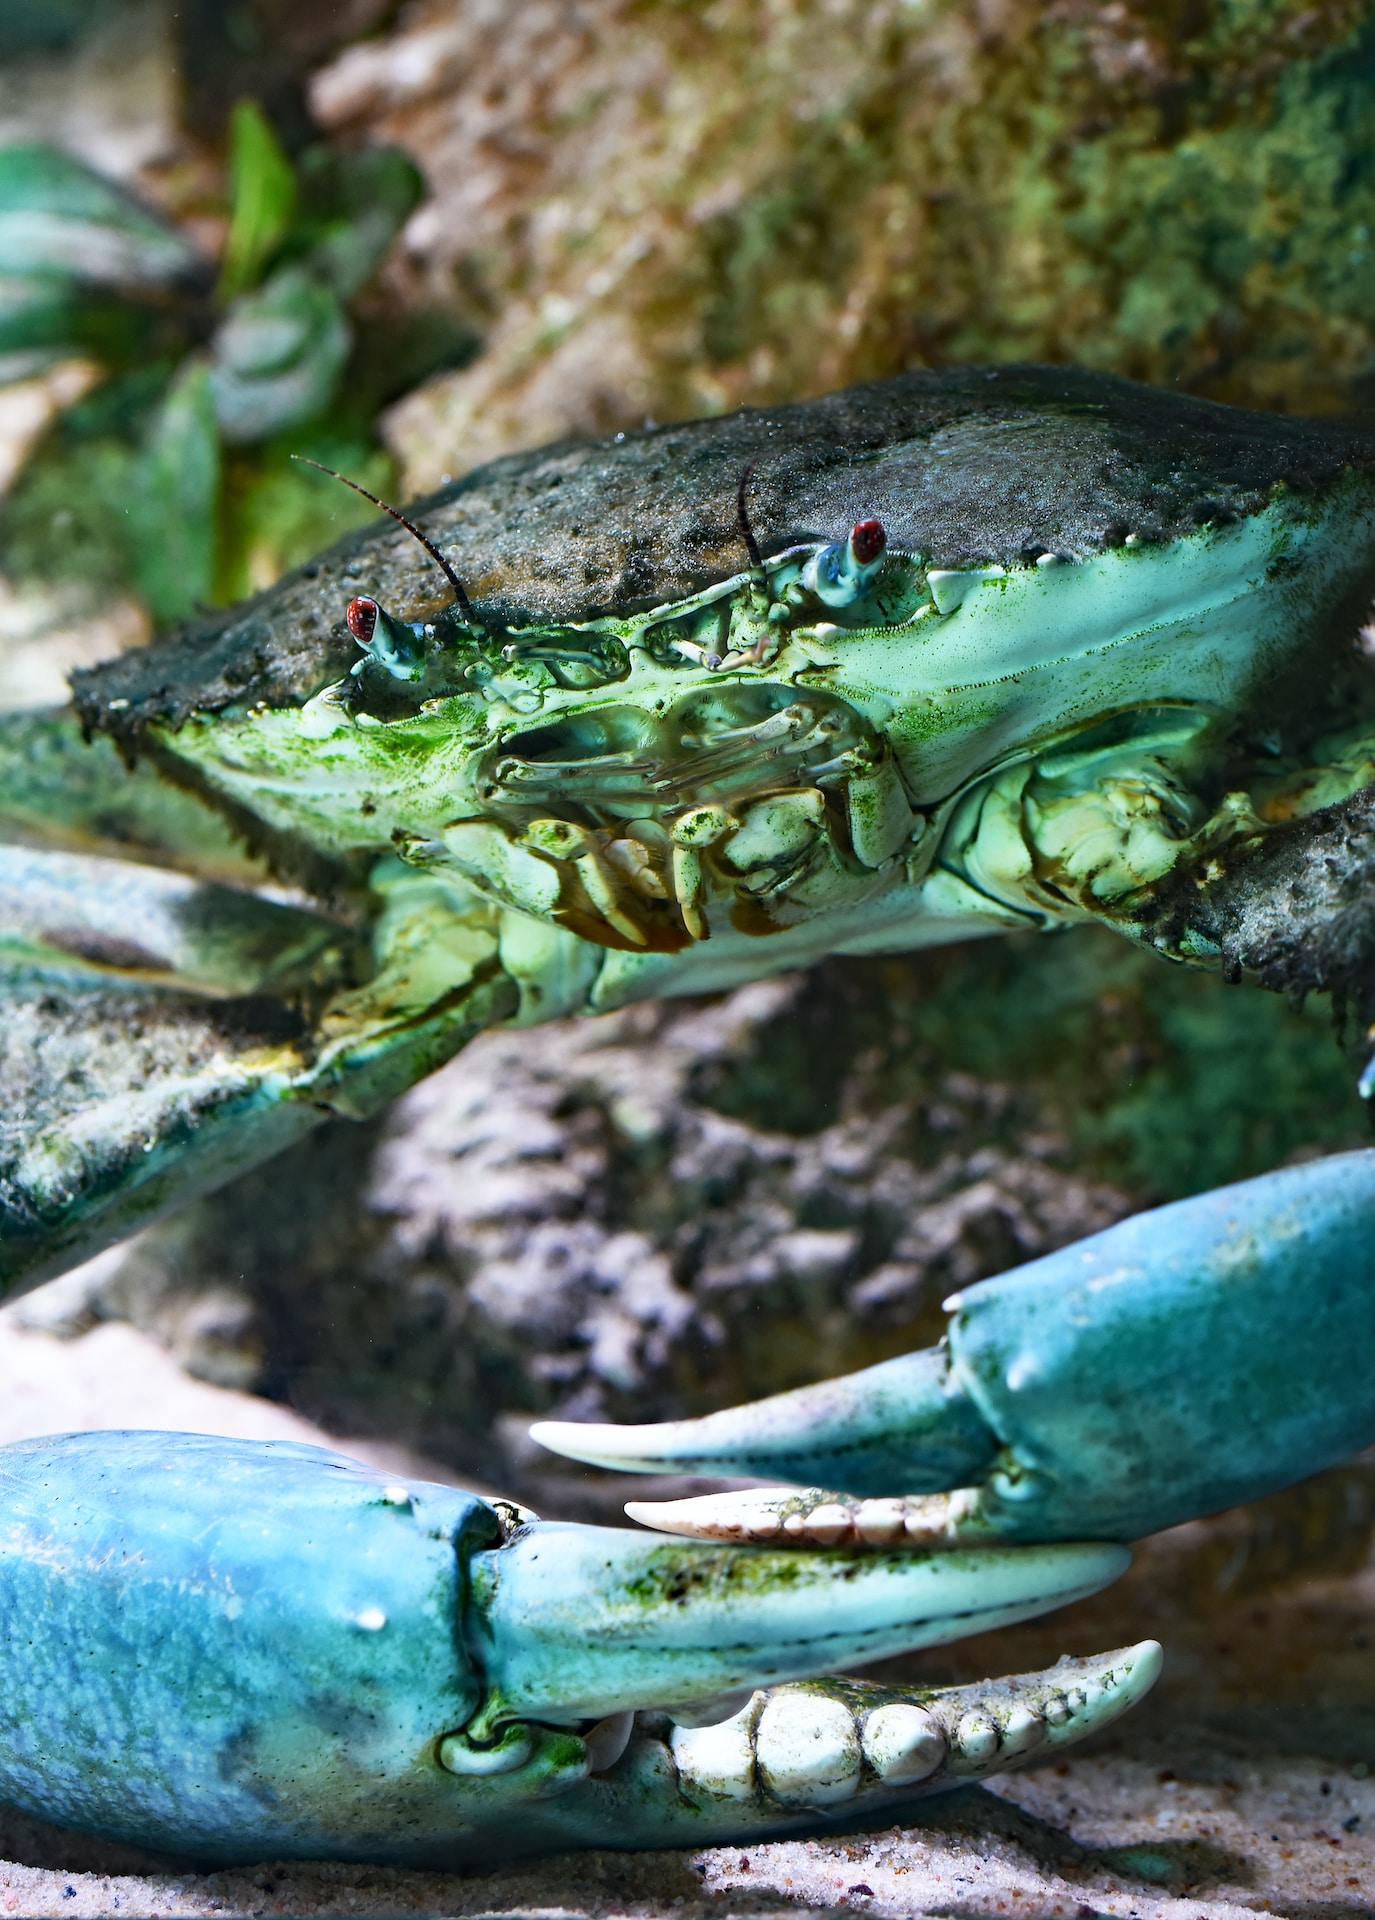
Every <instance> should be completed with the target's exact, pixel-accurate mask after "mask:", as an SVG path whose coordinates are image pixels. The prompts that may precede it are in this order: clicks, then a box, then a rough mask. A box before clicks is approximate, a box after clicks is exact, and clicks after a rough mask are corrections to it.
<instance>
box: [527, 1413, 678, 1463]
mask: <svg viewBox="0 0 1375 1920" xmlns="http://www.w3.org/2000/svg"><path fill="white" fill-rule="evenodd" d="M655 1431H656V1430H655V1429H654V1428H653V1427H650V1428H644V1427H614V1426H610V1425H600V1424H597V1423H595V1422H592V1421H581V1420H536V1421H535V1422H534V1423H533V1424H532V1426H531V1428H530V1438H531V1439H532V1440H533V1441H534V1443H535V1445H536V1446H537V1447H546V1448H547V1449H548V1450H549V1452H550V1453H559V1454H562V1455H563V1457H564V1459H565V1460H581V1461H583V1462H584V1464H585V1465H587V1466H589V1467H620V1468H623V1469H624V1470H626V1471H628V1472H631V1473H633V1472H635V1471H636V1469H637V1468H640V1469H642V1470H643V1471H646V1472H651V1473H652V1472H654V1471H656V1470H657V1468H658V1466H659V1464H660V1462H659V1461H658V1460H657V1459H655V1458H654V1455H653V1451H652V1447H653V1443H652V1442H651V1443H650V1445H651V1452H650V1454H649V1456H648V1457H647V1458H646V1456H645V1435H646V1433H649V1434H653V1433H654V1432H655ZM667 1457H668V1458H669V1459H670V1460H671V1458H672V1455H671V1453H670V1454H669V1455H668V1456H667Z"/></svg>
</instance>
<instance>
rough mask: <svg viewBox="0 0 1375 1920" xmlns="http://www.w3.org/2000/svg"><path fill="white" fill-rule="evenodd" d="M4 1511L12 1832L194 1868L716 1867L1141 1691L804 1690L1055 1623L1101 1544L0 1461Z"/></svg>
mask: <svg viewBox="0 0 1375 1920" xmlns="http://www.w3.org/2000/svg"><path fill="white" fill-rule="evenodd" d="M0 1499H3V1512H4V1519H3V1523H0V1799H4V1800H6V1801H9V1802H11V1803H13V1804H15V1805H18V1806H20V1807H23V1808H27V1809H28V1810H30V1811H32V1812H34V1813H38V1814H42V1815H43V1816H45V1817H46V1818H49V1819H58V1820H62V1821H67V1822H69V1823H71V1824H73V1825H77V1826H82V1827H88V1828H93V1829H95V1830H96V1831H100V1832H104V1833H107V1834H113V1835H117V1836H121V1837H123V1838H126V1839H130V1840H134V1841H138V1842H141V1843H143V1844H145V1845H152V1846H159V1847H164V1848H172V1849H175V1850H176V1851H177V1852H179V1853H181V1854H192V1855H194V1856H196V1857H199V1858H207V1859H217V1860H229V1859H254V1858H263V1857H271V1856H280V1855H291V1854H294V1855H333V1856H339V1857H362V1858H376V1859H393V1860H412V1861H426V1860H435V1861H438V1860H453V1861H457V1860H463V1859H467V1858H478V1857H482V1856H483V1855H484V1854H485V1855H488V1856H491V1855H494V1854H498V1853H506V1854H509V1853H510V1852H512V1851H513V1850H514V1851H520V1850H522V1849H523V1850H525V1851H537V1850H539V1849H540V1848H544V1847H550V1846H556V1845H565V1844H569V1843H572V1842H574V1841H577V1842H581V1843H582V1844H588V1843H591V1842H594V1841H597V1842H600V1843H602V1844H608V1845H629V1846H643V1845H650V1844H655V1843H656V1842H658V1841H661V1840H664V1839H666V1838H668V1837H671V1836H672V1835H675V1834H688V1833H700V1834H703V1835H706V1836H719V1837H727V1836H730V1835H733V1834H735V1833H745V1832H750V1831H755V1830H758V1829H760V1828H761V1827H764V1826H768V1825H771V1824H772V1825H777V1824H779V1822H780V1820H781V1819H782V1818H783V1814H784V1813H785V1811H786V1809H788V1808H790V1807H792V1808H801V1807H803V1806H804V1805H815V1804H818V1803H827V1802H829V1801H831V1800H836V1799H839V1798H842V1797H851V1798H853V1797H857V1796H860V1795H861V1794H862V1795H864V1796H865V1797H867V1798H869V1799H876V1798H878V1797H880V1796H881V1795H883V1794H895V1793H898V1792H906V1791H907V1790H908V1789H910V1788H919V1789H920V1790H923V1791H931V1790H934V1789H935V1787H937V1786H939V1785H946V1784H955V1783H956V1782H958V1781H959V1780H962V1779H967V1778H971V1777H976V1776H977V1775H978V1774H979V1773H980V1772H987V1771H992V1770H993V1769H994V1768H995V1767H996V1766H997V1765H1002V1764H1007V1763H1008V1762H1009V1761H1011V1760H1014V1759H1016V1758H1019V1757H1020V1756H1021V1755H1023V1754H1024V1753H1027V1752H1030V1751H1031V1749H1032V1747H1033V1746H1035V1745H1038V1744H1041V1743H1043V1742H1050V1743H1052V1744H1053V1743H1055V1742H1057V1741H1060V1740H1064V1739H1069V1738H1072V1737H1075V1736H1077V1735H1078V1734H1079V1733H1082V1732H1085V1731H1088V1730H1090V1729H1091V1728H1092V1727H1094V1726H1096V1725H1098V1724H1100V1723H1101V1722H1102V1721H1103V1720H1104V1719H1105V1718H1109V1717H1111V1716H1112V1715H1113V1714H1114V1713H1116V1712H1117V1711H1119V1710H1120V1709H1121V1708H1122V1707H1123V1706H1125V1705H1127V1704H1129V1703H1130V1701H1131V1700H1132V1699H1134V1698H1135V1697H1137V1695H1138V1694H1139V1693H1141V1692H1142V1691H1144V1689H1145V1687H1146V1686H1147V1685H1149V1683H1150V1680H1151V1678H1152V1677H1153V1673H1154V1666H1153V1664H1152V1663H1153V1659H1154V1656H1153V1655H1152V1653H1151V1652H1150V1650H1149V1649H1146V1650H1141V1649H1138V1650H1136V1651H1135V1652H1133V1653H1131V1654H1124V1655H1114V1656H1109V1657H1107V1658H1106V1659H1105V1660H1102V1661H1098V1662H1089V1663H1087V1664H1082V1663H1081V1664H1080V1665H1076V1666H1074V1667H1073V1668H1072V1669H1065V1670H1063V1671H1061V1670H1060V1669H1057V1670H1055V1672H1053V1673H1052V1674H1050V1675H1048V1676H1044V1677H1042V1678H1039V1679H1038V1678H1036V1677H1034V1676H1033V1677H1030V1678H1028V1679H1025V1680H1023V1681H1018V1682H1006V1683H1001V1684H1000V1685H999V1686H994V1687H992V1688H991V1689H989V1690H982V1691H981V1690H978V1689H975V1690H969V1689H964V1690H960V1689H956V1690H955V1691H954V1692H952V1693H949V1694H926V1693H921V1694H911V1695H908V1694H903V1693H899V1692H895V1691H893V1690H891V1689H882V1688H875V1687H872V1686H869V1687H866V1686H864V1685H861V1684H860V1683H858V1682H855V1683H851V1682H840V1681H825V1682H824V1683H823V1682H819V1681H816V1680H815V1679H814V1678H812V1676H816V1675H818V1674H821V1673H824V1672H825V1671H826V1670H827V1669H830V1668H832V1667H835V1666H845V1665H847V1664H852V1663H854V1662H857V1661H861V1660H867V1659H872V1658H874V1657H876V1656H878V1655H883V1654H891V1653H896V1652H898V1651H900V1650H902V1649H905V1648H910V1647H919V1646H924V1645H928V1644H930V1643H932V1642H934V1641H939V1640H946V1639H952V1638H955V1637H958V1636H959V1635H960V1634H962V1633H968V1632H972V1631H977V1630H978V1629H980V1628H982V1627H986V1626H993V1625H997V1624H1000V1623H1002V1622H1005V1621H1010V1620H1016V1619H1021V1618H1024V1617H1026V1616H1027V1615H1030V1614H1033V1613H1037V1612H1039V1611H1041V1610H1042V1609H1044V1608H1046V1607H1050V1606H1054V1605H1058V1604H1059V1603H1061V1602H1062V1601H1067V1600H1071V1599H1074V1598H1076V1597H1078V1596H1079V1595H1081V1594H1084V1593H1087V1592H1090V1591H1092V1590H1094V1589H1096V1588H1098V1587H1100V1586H1102V1585H1103V1584H1105V1583H1106V1582H1107V1581H1109V1580H1111V1579H1112V1578H1114V1577H1115V1576H1116V1574H1118V1573H1119V1572H1120V1571H1121V1569H1122V1567H1123V1565H1124V1564H1125V1561H1126V1553H1125V1550H1124V1549H1122V1548H1120V1547H1115V1546H1104V1545H1087V1546H1064V1545H1061V1546H1049V1547H1045V1548H1039V1549H1031V1550H1029V1551H1026V1550H1015V1551H1009V1550H1007V1549H994V1550H982V1551H973V1552H968V1553H963V1554H961V1553H955V1554H931V1555H927V1556H925V1557H921V1556H904V1555H894V1556H886V1557H877V1556H869V1557H862V1556H858V1555H853V1554H832V1555H824V1554H819V1555H816V1556H805V1557H799V1556H798V1555H796V1554H785V1553H770V1552H767V1551H761V1550H760V1549H757V1548H750V1547H743V1548H742V1547H735V1546H726V1547H722V1546H704V1545H701V1544H699V1543H696V1542H684V1541H676V1540H666V1539H664V1538H663V1537H662V1536H653V1535H648V1534H644V1533H631V1532H627V1531H617V1530H613V1529H603V1528H595V1527H579V1526H568V1525H545V1524H543V1523H541V1522H539V1521H537V1520H536V1519H535V1517H534V1516H533V1515H532V1514H529V1513H526V1512H525V1511H524V1510H522V1509H519V1508H515V1507H511V1506H508V1505H506V1504H505V1503H503V1502H489V1501H486V1500H482V1499H480V1498H478V1496H476V1495H475V1494H470V1493H465V1492H461V1491H458V1490H456V1489H454V1488H450V1487H445V1486H438V1485H432V1484H427V1483H421V1482H401V1481H398V1482H395V1483H393V1482H389V1481H388V1480H387V1479H386V1478H385V1476H383V1475H381V1474H378V1473H375V1472H373V1471H372V1470H370V1469H368V1468H364V1467H360V1466H359V1465H358V1464H357V1463H355V1462H353V1461H350V1460H347V1459H344V1458H342V1457H340V1456H337V1455H334V1454H330V1453H327V1452H324V1451H321V1450H319V1449H317V1448H313V1447H302V1446H296V1445H290V1444H282V1443H249V1442H235V1441H227V1440H218V1439H213V1438H206V1437H202V1436H193V1435H186V1434H165V1433H95V1434H68V1435H65V1436H59V1437H56V1438H50V1439H44V1440H36V1441H25V1442H21V1443H18V1444H15V1445H12V1446H9V1447H6V1448H3V1449H0ZM780 1682H781V1683H784V1684H781V1685H780V1684H779V1683H780ZM789 1682H792V1683H794V1684H791V1685H790V1684H788V1683H789ZM798 1682H802V1683H803V1684H802V1685H801V1687H800V1689H799V1686H798V1685H797V1684H796V1683H798ZM723 1692H730V1693H734V1694H736V1695H737V1696H738V1695H739V1694H740V1693H741V1692H745V1693H748V1694H750V1696H751V1697H750V1699H749V1701H748V1703H747V1704H746V1705H745V1706H744V1707H743V1708H742V1707H740V1703H739V1699H738V1698H736V1699H735V1700H732V1701H730V1702H728V1703H727V1704H726V1705H725V1706H724V1708H723V1707H722V1706H721V1704H720V1703H719V1696H720V1695H721V1694H722V1693H723ZM713 1699H715V1700H716V1702H717V1704H715V1705H714V1706H713V1704H712V1701H713ZM685 1701H687V1702H695V1703H696V1710H695V1711H691V1710H689V1711H685V1710H684V1708H683V1706H682V1703H683V1702H685ZM673 1703H678V1705H677V1707H676V1708H675V1707H674V1705H673ZM723 1712H724V1714H725V1716H726V1717H725V1719H724V1720H723V1721H721V1724H719V1725H717V1726H715V1727H712V1726H701V1725H693V1724H690V1723H692V1722H700V1721H702V1720H703V1719H711V1718H712V1717H715V1718H716V1719H718V1720H721V1715H722V1713H723ZM637 1714H638V1715H640V1716H641V1717H640V1718H638V1719H637ZM809 1769H810V1771H809ZM799 1817H800V1816H799Z"/></svg>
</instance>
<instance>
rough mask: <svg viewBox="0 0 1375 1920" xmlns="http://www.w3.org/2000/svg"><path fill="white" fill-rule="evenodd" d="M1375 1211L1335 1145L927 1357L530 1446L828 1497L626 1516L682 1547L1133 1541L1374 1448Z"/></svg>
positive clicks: (1144, 1220) (1068, 1263)
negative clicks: (707, 1541)
mask: <svg viewBox="0 0 1375 1920" xmlns="http://www.w3.org/2000/svg"><path fill="white" fill-rule="evenodd" d="M1372 1220H1375V1151H1365V1152H1359V1153H1346V1154H1336V1155H1333V1156H1332V1157H1331V1158H1329V1159H1325V1160H1318V1161H1313V1162H1311V1163H1309V1164H1307V1165H1304V1166H1298V1167H1289V1168H1285V1169H1283V1170H1281V1171H1280V1172H1277V1173H1270V1174H1265V1175H1263V1176H1261V1178H1259V1179H1256V1180H1248V1181H1243V1182H1241V1183H1240V1184H1238V1185H1236V1186H1231V1187H1224V1188H1220V1189H1218V1190H1217V1191H1215V1192H1212V1193H1207V1194H1200V1195H1197V1196H1195V1197H1194V1198H1192V1199H1189V1200H1181V1201H1177V1202H1175V1203H1174V1204H1173V1205H1171V1206H1167V1207H1160V1208H1157V1209H1156V1210H1155V1211H1154V1212H1152V1213H1145V1214H1139V1215H1137V1216H1136V1217H1135V1218H1133V1219H1129V1220H1125V1221H1122V1222H1121V1223H1120V1224H1119V1225H1117V1226H1115V1227H1110V1228H1109V1229H1108V1230H1107V1231H1106V1232H1104V1233H1100V1234H1095V1235H1093V1236H1092V1237H1091V1238H1090V1239H1087V1240H1083V1241H1080V1242H1078V1243H1077V1244H1076V1245H1074V1246H1071V1247H1066V1248H1064V1249H1062V1250H1061V1251H1060V1252H1058V1253H1053V1254H1049V1255H1047V1256H1046V1257H1045V1258H1044V1259H1041V1260H1034V1261H1032V1262H1030V1263H1029V1264H1028V1265H1026V1266H1024V1267H1019V1268H1017V1269H1016V1270H1015V1271H1013V1272H1011V1273H1007V1274H1003V1275H1001V1276H999V1277H998V1278H996V1279H993V1280H986V1281H982V1282H980V1283H979V1284H978V1285H977V1286H974V1287H970V1288H969V1289H967V1290H966V1291H965V1292H964V1293H961V1294H958V1295H956V1296H955V1298H954V1299H953V1300H950V1301H948V1302H947V1306H948V1308H949V1309H950V1312H951V1316H952V1317H951V1320H950V1325H949V1330H948V1333H947V1337H946V1340H945V1341H944V1342H942V1344H941V1345H940V1346H939V1347H935V1348H932V1349H930V1350H929V1351H926V1352H922V1353H915V1354H910V1355H907V1356H905V1357H903V1358H900V1359H896V1360H890V1361H886V1362H884V1363H882V1364H881V1365H879V1366H876V1367H870V1368H868V1369H866V1370H865V1371H864V1372H862V1373H856V1374H851V1375H849V1376H847V1377H846V1378H843V1379H840V1380H832V1381H827V1382H824V1383H822V1384H821V1385H818V1386H814V1387H805V1388H802V1389H800V1390H798V1391H796V1392H793V1393H785V1394H779V1395H777V1396H776V1397H774V1398H773V1399H770V1400H764V1401H759V1402H756V1403H755V1404H753V1405H750V1406H745V1407H739V1408H734V1409H731V1410H729V1411H726V1412H722V1413H716V1414H710V1415H708V1416H707V1417H706V1418H705V1419H701V1420H688V1421H679V1422H670V1423H668V1424H666V1425H662V1426H646V1427H623V1428H618V1427H601V1426H590V1425H589V1426H582V1425H574V1424H569V1423H562V1422H544V1423H542V1424H541V1425H539V1426H537V1427H536V1428H535V1429H534V1432H535V1436H536V1438H538V1439H539V1440H541V1441H542V1442H543V1444H544V1445H546V1446H548V1447H551V1448H552V1449H553V1450H554V1451H555V1452H559V1453H565V1454H568V1455H570V1456H571V1457H572V1458H574V1459H579V1460H587V1461H591V1462H594V1463H596V1464H598V1465H602V1466H615V1467H622V1468H626V1469H628V1470H629V1471H631V1472H658V1471H663V1470H671V1471H683V1470H687V1471H692V1472H707V1473H718V1474H730V1475H760V1476H767V1477H768V1478H770V1479H773V1480H785V1481H791V1482H794V1483H798V1484H800V1485H802V1486H805V1487H808V1488H809V1489H812V1490H811V1491H808V1492H806V1493H804V1494H799V1493H797V1492H796V1491H793V1490H786V1491H783V1492H774V1491H764V1490H761V1491H756V1492H748V1493H743V1494H731V1495H723V1496H717V1495H709V1496H707V1497H705V1498H704V1499H700V1500H695V1501H688V1502H678V1503H671V1504H669V1505H667V1506H662V1505H649V1504H645V1503H638V1504H637V1505H636V1506H635V1507H634V1509H633V1511H634V1515H635V1517H636V1518H637V1519H640V1520H643V1521H646V1522H648V1523H649V1524H651V1525H654V1526H659V1527H664V1528H667V1529H670V1530H672V1531H675V1532H681V1533H691V1534H698V1535H706V1536H708V1537H714V1538H724V1539H755V1540H770V1539H771V1540H781V1541H787V1540H789V1539H792V1540H793V1541H795V1542H797V1543H799V1544H803V1543H806V1544H816V1543H818V1542H820V1541H826V1542H830V1543H836V1542H840V1543H844V1544H847V1545H857V1544H861V1543H864V1542H871V1543H875V1544H877V1543H882V1544H884V1545H892V1544H895V1543H896V1542H897V1541H899V1540H900V1539H907V1540H910V1541H914V1542H918V1543H921V1542H924V1543H927V1544H930V1543H933V1542H940V1541H947V1542H949V1541H970V1540H979V1539H984V1540H989V1539H998V1538H1002V1539H1014V1540H1053V1539H1093V1538H1099V1539H1119V1540H1121V1539H1135V1538H1138V1537H1140V1536H1141V1535H1143V1534H1146V1533H1151V1532H1154V1531H1156V1530H1157V1529H1158V1528H1161V1527H1167V1526H1172V1525H1173V1524H1174V1523H1175V1522H1176V1521H1179V1520H1183V1519H1188V1518H1193V1517H1195V1516H1197V1515H1200V1514H1205V1513H1212V1512H1216V1511H1218V1510H1219V1509H1221V1508H1223V1507H1227V1506H1232V1505H1234V1504H1236V1503H1237V1502H1238V1501H1242V1500H1248V1499H1254V1498H1256V1497H1257V1496H1259V1495H1261V1494H1263V1493H1267V1492H1271V1491H1273V1490H1274V1489H1276V1488H1278V1487H1282V1486H1286V1485H1288V1484H1290V1483H1291V1482H1293V1481H1295V1480H1300V1479H1302V1478H1304V1477H1305V1476H1306V1475H1307V1474H1310V1473H1316V1472H1318V1471H1319V1470H1320V1469H1321V1468H1323V1467H1326V1466H1331V1465H1332V1464H1334V1463H1335V1462H1336V1461H1338V1460H1342V1459H1345V1458H1346V1457H1347V1456H1349V1455H1350V1454H1352V1453H1355V1452H1357V1451H1359V1449H1360V1448H1362V1447H1364V1446H1367V1445H1369V1444H1370V1442H1371V1441H1372V1440H1375V1235H1373V1234H1372V1232H1371V1222H1372ZM837 1488H838V1489H841V1492H840V1493H838V1494H837V1493H835V1492H833V1491H830V1490H831V1489H837ZM951 1489H953V1491H945V1490H951ZM852 1496H859V1497H858V1498H856V1497H852ZM864 1496H877V1497H871V1498H865V1497H864ZM897 1496H917V1497H916V1498H910V1499H902V1498H898V1497H897Z"/></svg>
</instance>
